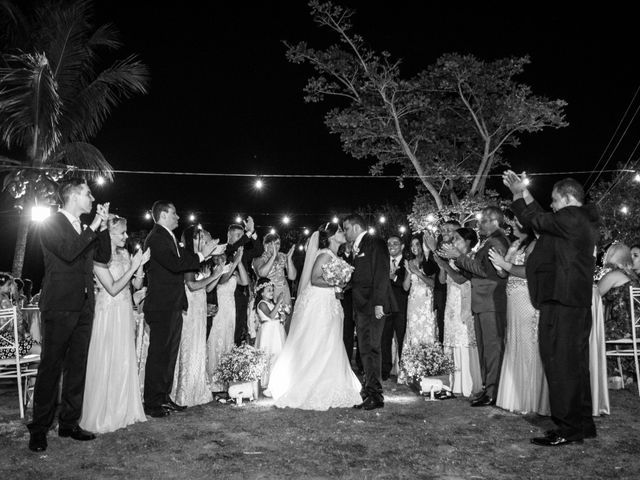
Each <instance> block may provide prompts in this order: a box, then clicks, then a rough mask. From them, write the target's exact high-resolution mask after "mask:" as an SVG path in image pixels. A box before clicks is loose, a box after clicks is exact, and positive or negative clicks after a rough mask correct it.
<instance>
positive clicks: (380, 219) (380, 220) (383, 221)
mask: <svg viewBox="0 0 640 480" xmlns="http://www.w3.org/2000/svg"><path fill="white" fill-rule="evenodd" d="M378 221H379V222H380V223H385V222H386V221H387V217H385V216H384V215H380V218H379V219H378Z"/></svg>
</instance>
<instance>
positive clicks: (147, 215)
mask: <svg viewBox="0 0 640 480" xmlns="http://www.w3.org/2000/svg"><path fill="white" fill-rule="evenodd" d="M144 219H145V220H151V214H150V213H149V212H147V213H145V214H144Z"/></svg>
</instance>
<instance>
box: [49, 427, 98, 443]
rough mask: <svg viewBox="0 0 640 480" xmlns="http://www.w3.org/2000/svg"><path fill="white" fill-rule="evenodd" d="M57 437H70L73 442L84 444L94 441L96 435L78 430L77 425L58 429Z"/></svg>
mask: <svg viewBox="0 0 640 480" xmlns="http://www.w3.org/2000/svg"><path fill="white" fill-rule="evenodd" d="M58 436H59V437H63V438H66V437H71V438H73V439H74V440H79V441H81V442H86V441H87V440H94V439H95V438H96V435H95V434H94V433H91V432H87V431H86V430H83V429H82V428H80V426H79V425H76V426H74V427H70V428H69V427H58Z"/></svg>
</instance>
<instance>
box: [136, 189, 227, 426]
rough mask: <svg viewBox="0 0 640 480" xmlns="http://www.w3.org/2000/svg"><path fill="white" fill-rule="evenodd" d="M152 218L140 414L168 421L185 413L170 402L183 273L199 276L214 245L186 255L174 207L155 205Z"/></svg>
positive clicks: (183, 305)
mask: <svg viewBox="0 0 640 480" xmlns="http://www.w3.org/2000/svg"><path fill="white" fill-rule="evenodd" d="M151 213H152V215H153V220H154V222H155V225H154V227H153V229H152V230H151V232H149V235H148V236H147V238H146V240H145V242H144V248H145V250H146V249H147V248H149V249H151V258H150V259H149V262H147V267H146V270H147V282H148V286H147V296H146V298H145V302H144V307H143V309H144V318H145V321H146V322H147V324H148V325H149V353H148V355H147V365H146V370H145V379H144V410H145V413H146V414H147V415H150V416H152V417H166V416H167V415H169V414H170V412H171V411H182V410H184V409H185V408H186V407H184V406H181V405H177V404H176V403H175V402H174V401H173V400H171V398H170V397H169V394H170V393H171V386H172V384H173V374H174V370H175V366H176V359H177V356H178V349H179V347H180V337H181V336H182V312H183V310H187V308H188V304H187V297H186V294H185V291H184V273H185V272H189V271H194V270H198V268H199V267H200V262H203V261H204V260H206V259H207V258H209V257H210V256H211V254H212V252H213V250H214V249H215V247H216V245H217V244H218V241H217V240H212V241H209V242H207V243H205V245H204V246H203V247H202V251H200V252H198V253H194V252H190V251H187V250H185V249H184V248H182V247H181V246H180V245H178V242H177V240H176V237H175V236H174V234H173V230H175V229H176V228H177V227H178V219H179V218H180V217H179V216H178V214H177V213H176V208H175V206H174V205H173V203H171V202H169V201H164V200H159V201H157V202H155V203H154V204H153V207H152V209H151Z"/></svg>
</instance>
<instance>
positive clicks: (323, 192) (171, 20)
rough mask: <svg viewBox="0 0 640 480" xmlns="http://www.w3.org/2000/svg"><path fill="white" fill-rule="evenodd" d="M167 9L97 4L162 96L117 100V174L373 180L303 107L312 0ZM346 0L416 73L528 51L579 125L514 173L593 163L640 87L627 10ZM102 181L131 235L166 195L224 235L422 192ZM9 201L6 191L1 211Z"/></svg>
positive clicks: (514, 158) (541, 137)
mask: <svg viewBox="0 0 640 480" xmlns="http://www.w3.org/2000/svg"><path fill="white" fill-rule="evenodd" d="M159 3H160V2H153V3H152V2H149V3H148V4H147V2H132V1H102V2H96V9H97V12H96V13H97V22H98V23H104V22H107V21H111V22H113V23H114V24H115V25H116V26H117V27H118V28H119V29H120V31H121V33H122V39H123V42H124V47H123V49H122V50H121V51H120V52H119V53H118V57H119V58H122V57H124V56H126V55H128V54H130V53H137V54H138V55H139V57H140V59H141V60H142V61H144V62H145V63H146V64H147V65H148V66H149V67H150V69H151V85H150V93H149V94H148V95H147V96H144V97H136V98H134V99H133V100H130V101H128V102H126V103H125V104H124V105H122V106H121V107H119V108H118V109H116V110H115V112H114V113H113V114H112V115H111V117H110V119H109V120H108V121H107V123H106V125H105V127H104V129H103V130H102V132H101V133H100V135H99V136H98V137H97V138H96V139H95V140H94V143H95V145H96V146H97V147H98V148H99V149H100V150H101V151H102V152H103V153H104V154H105V156H106V158H107V160H108V161H109V162H110V163H111V164H112V165H113V166H114V168H116V169H132V170H168V171H194V172H207V171H209V172H234V173H267V174H276V173H284V174H293V173H305V174H312V173H315V174H367V173H368V166H369V163H368V162H366V161H363V160H355V159H352V158H351V157H349V156H347V155H346V154H344V153H343V152H342V150H341V147H340V143H339V140H338V138H337V137H336V136H333V135H330V134H329V132H328V129H327V128H326V127H325V125H324V123H323V118H324V114H325V113H326V111H327V110H328V109H329V108H330V106H332V105H334V104H332V103H322V104H305V103H304V101H303V93H302V89H303V87H304V86H305V84H306V80H307V78H308V77H309V75H310V74H311V73H312V72H311V69H310V67H308V66H306V65H302V66H301V65H294V64H290V63H288V62H287V61H286V59H285V55H284V54H285V46H284V45H283V44H282V41H283V40H286V41H288V42H290V43H296V42H297V41H301V40H305V41H307V42H309V44H310V45H311V46H314V47H316V48H321V47H324V46H327V45H329V44H330V43H333V40H334V37H333V36H332V35H331V34H330V32H328V31H326V30H321V29H319V28H318V27H317V26H316V25H314V24H313V22H312V20H311V17H310V15H309V9H308V7H307V5H306V2H305V1H288V2H285V1H279V2H255V3H254V4H251V3H250V2H206V3H205V2H175V3H172V4H169V5H168V6H160V5H159ZM340 3H341V4H342V5H348V6H350V7H352V8H355V9H356V11H357V12H356V15H355V17H354V19H353V22H354V25H355V31H356V32H357V33H360V34H362V35H363V36H364V38H365V39H366V40H367V41H368V42H369V44H370V45H371V46H373V47H374V48H375V49H378V50H382V49H386V50H388V51H390V52H391V53H392V55H393V56H394V57H395V58H402V59H403V67H402V71H403V73H404V74H406V75H412V74H414V73H416V72H418V71H420V70H422V69H423V68H426V67H427V66H428V65H430V64H432V63H434V62H435V61H436V59H437V58H438V57H439V56H440V55H442V54H444V53H449V52H458V53H471V54H474V55H476V56H478V57H480V58H482V59H486V60H492V59H496V58H500V57H504V56H510V55H515V56H520V55H525V54H529V55H530V56H531V60H532V64H531V65H529V66H528V67H527V69H526V71H525V74H524V75H523V76H522V77H520V80H521V81H523V82H525V83H528V84H529V85H531V86H532V88H533V91H534V93H536V94H539V95H545V96H547V97H549V98H550V99H556V98H562V99H564V100H566V101H568V103H569V106H568V107H567V109H566V117H567V120H568V121H569V123H570V126H569V127H568V128H564V129H560V130H547V131H544V132H543V133H538V134H534V135H531V136H527V137H525V138H523V142H522V145H521V146H520V147H519V149H518V150H517V151H514V150H507V151H505V156H506V157H507V158H508V159H509V160H510V161H511V162H512V165H513V166H514V167H515V168H516V169H518V170H520V169H526V170H527V171H531V172H535V171H539V172H542V171H561V170H572V169H579V170H591V169H593V168H594V167H595V165H596V162H597V161H598V158H599V157H600V155H601V154H602V152H603V150H604V148H605V146H606V145H607V143H608V142H609V140H610V138H611V135H612V134H613V132H614V130H615V128H616V125H617V124H618V121H619V120H620V118H621V116H622V114H623V113H624V111H625V109H626V108H627V106H628V104H629V102H630V101H631V98H632V97H633V95H634V93H635V91H636V88H637V87H638V78H639V77H638V71H639V68H638V49H637V47H638V41H637V38H635V33H636V29H635V25H634V24H633V23H632V22H633V21H634V17H633V16H632V15H631V14H630V12H625V11H623V10H618V11H616V12H606V11H602V10H595V9H594V10H589V9H587V8H584V7H580V9H579V10H577V11H560V10H557V8H554V9H553V10H547V11H544V10H542V9H541V8H540V7H538V8H539V9H538V10H531V11H528V10H514V9H508V10H503V9H498V8H494V7H491V6H489V5H487V4H484V3H483V4H482V5H481V6H478V7H464V6H460V5H458V4H452V6H451V7H444V6H434V5H431V4H432V3H433V2H416V1H414V2H410V1H399V0H396V1H393V2H384V3H376V2H370V1H349V2H340ZM427 3H429V4H430V5H428V6H427ZM602 5H605V6H604V7H602V6H601V8H608V7H607V6H606V4H602ZM635 106H636V105H635V104H634V107H633V109H635ZM633 109H632V111H633ZM639 133H640V132H639V128H638V126H637V125H632V126H631V128H630V129H629V131H628V133H627V135H626V137H625V139H623V141H622V143H621V145H620V147H619V149H618V151H617V152H616V153H615V155H614V156H613V159H612V161H611V164H610V166H611V167H613V165H614V164H615V163H617V162H619V161H623V162H624V161H626V160H627V159H628V157H629V154H630V153H631V150H632V149H633V147H634V145H635V143H636V141H637V139H638V134H639ZM391 173H394V172H391ZM558 178H559V177H546V178H545V179H540V180H536V182H535V186H534V188H533V190H534V194H538V195H540V196H541V198H542V199H543V200H544V203H545V204H546V203H547V197H548V195H549V187H550V184H551V183H552V182H553V181H555V180H557V179H558ZM576 178H578V179H579V180H585V179H586V176H577V177H576ZM93 190H94V192H95V196H96V198H97V199H98V201H99V202H102V201H111V205H112V210H113V211H116V212H117V213H119V214H120V215H123V216H125V217H128V218H129V229H130V230H137V229H141V228H145V226H148V223H145V222H144V220H143V214H144V211H145V210H146V209H148V208H149V207H150V206H151V204H152V203H153V201H154V200H156V199H158V198H166V199H170V200H173V201H174V202H175V204H176V207H177V208H178V211H179V213H182V214H183V218H185V219H186V216H187V213H189V212H191V211H196V212H199V213H198V215H199V220H201V221H202V222H203V224H204V225H205V228H208V229H210V230H211V231H212V233H214V235H218V236H222V235H223V234H224V232H225V231H226V228H225V226H226V225H227V224H228V223H229V222H231V221H232V219H233V218H234V217H235V215H236V214H237V213H242V214H245V215H246V214H252V213H253V214H256V213H270V214H273V215H272V216H265V215H255V217H256V220H257V222H256V223H258V224H259V225H269V224H277V223H278V222H279V218H280V217H281V215H282V214H285V213H286V214H289V215H291V217H292V225H293V226H297V227H300V226H302V225H307V226H315V225H317V224H318V223H319V222H320V221H323V220H325V219H328V217H329V216H330V215H331V214H332V213H333V212H346V211H349V210H351V209H352V208H357V207H359V206H363V205H366V204H382V203H385V202H387V201H389V202H391V203H396V204H407V205H409V204H410V202H411V199H412V197H413V194H414V191H413V188H410V186H409V184H407V187H405V188H404V189H399V188H398V186H397V183H396V182H395V181H393V180H381V179H377V180H376V179H374V180H327V179H309V180H303V179H293V180H292V179H269V180H267V183H266V186H265V188H264V190H263V191H261V192H256V191H254V190H253V188H252V181H251V180H249V179H243V178H213V177H175V176H142V175H130V174H121V175H117V176H116V181H115V183H114V184H112V185H108V186H106V187H102V188H99V187H94V188H93ZM9 205H10V204H9V201H8V198H7V196H6V195H4V194H3V196H2V200H1V204H0V210H2V211H3V212H6V211H7V210H9V209H10V206H9ZM307 214H314V215H307ZM16 223H17V218H16V217H15V215H11V214H7V213H3V214H2V215H0V227H1V228H2V231H3V237H4V241H3V248H2V251H1V254H0V270H9V269H10V266H11V258H12V255H13V243H12V237H13V235H15V226H16ZM7 241H9V243H7ZM31 243H32V244H31V245H30V247H29V250H28V256H27V260H26V266H25V273H26V274H29V272H35V271H37V270H38V268H39V267H38V265H37V263H38V262H39V258H38V257H39V255H37V254H31V255H29V252H33V250H34V249H36V250H37V248H38V246H37V244H34V242H31Z"/></svg>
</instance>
